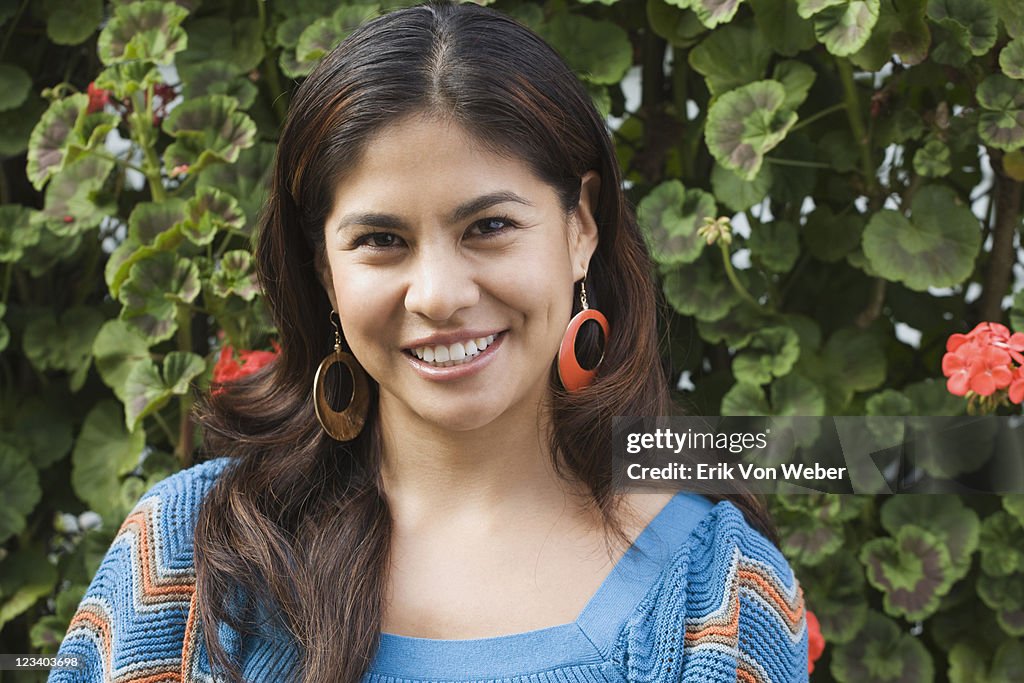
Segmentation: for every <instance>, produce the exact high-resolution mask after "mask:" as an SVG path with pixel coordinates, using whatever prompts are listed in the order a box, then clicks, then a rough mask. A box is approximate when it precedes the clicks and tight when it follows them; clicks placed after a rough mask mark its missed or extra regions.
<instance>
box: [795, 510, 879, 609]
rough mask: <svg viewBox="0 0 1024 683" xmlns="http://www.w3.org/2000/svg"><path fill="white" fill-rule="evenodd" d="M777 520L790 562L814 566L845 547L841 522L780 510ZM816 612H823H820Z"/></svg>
mask: <svg viewBox="0 0 1024 683" xmlns="http://www.w3.org/2000/svg"><path fill="white" fill-rule="evenodd" d="M778 520H779V530H780V532H781V533H782V538H783V539H784V540H783V541H782V548H781V550H782V552H783V554H784V555H785V556H786V558H787V559H789V560H790V561H791V562H796V563H798V564H800V565H801V566H807V567H813V566H815V565H819V564H821V563H822V562H824V561H825V560H827V559H828V558H830V557H832V556H833V555H835V554H836V552H837V551H839V550H840V549H842V547H843V540H844V537H843V527H842V525H837V524H829V523H827V522H824V521H822V520H820V519H817V518H816V517H812V516H810V515H807V514H793V513H790V514H781V515H779V517H778ZM861 583H863V578H862V579H861ZM815 615H816V616H820V615H818V614H817V612H815Z"/></svg>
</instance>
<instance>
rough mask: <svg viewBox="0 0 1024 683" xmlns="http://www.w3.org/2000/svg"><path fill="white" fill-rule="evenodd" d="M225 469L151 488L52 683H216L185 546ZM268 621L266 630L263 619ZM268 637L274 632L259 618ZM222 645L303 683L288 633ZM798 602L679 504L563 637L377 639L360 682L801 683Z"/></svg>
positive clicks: (774, 574)
mask: <svg viewBox="0 0 1024 683" xmlns="http://www.w3.org/2000/svg"><path fill="white" fill-rule="evenodd" d="M227 464H229V459H228V458H219V459H216V460H211V461H208V462H205V463H202V464H200V465H196V466H193V467H191V468H189V469H186V470H183V471H181V472H178V473H176V474H174V475H172V476H170V477H168V478H167V479H165V480H163V481H161V482H160V483H158V484H157V485H156V486H154V487H153V488H152V489H150V490H149V491H148V492H147V493H146V494H145V495H144V496H143V497H142V499H141V500H140V501H139V503H138V505H137V506H136V507H135V508H134V510H133V511H132V512H131V514H129V515H128V517H127V519H126V520H125V521H124V523H123V524H122V525H121V527H120V530H119V531H118V533H117V536H116V538H115V539H114V542H113V544H112V545H111V547H110V549H109V551H108V552H107V554H106V556H105V558H104V559H103V561H102V563H101V565H100V567H99V570H98V571H97V573H96V576H95V577H94V579H93V581H92V583H91V584H90V586H89V588H88V590H87V592H86V594H85V596H84V598H83V599H82V602H81V604H80V605H79V607H78V610H77V612H76V614H75V616H74V617H73V618H72V620H71V623H70V625H69V627H68V631H67V634H66V635H65V637H64V641H63V642H62V643H61V646H60V649H59V652H58V656H59V657H65V658H67V657H78V658H79V662H80V663H81V666H80V668H78V669H62V670H58V669H54V670H53V671H51V673H50V677H49V681H50V683H72V682H74V683H94V682H99V681H117V682H118V683H121V682H125V683H127V682H129V681H132V682H138V683H142V682H144V683H164V682H169V681H183V682H184V681H203V682H205V681H210V682H214V681H222V680H226V679H225V678H223V677H221V676H220V675H214V674H212V673H211V666H210V661H209V657H208V654H207V651H206V646H205V641H204V638H203V636H202V632H201V620H200V618H199V615H198V609H197V601H196V592H195V567H194V554H193V544H192V543H193V531H194V527H195V522H196V519H197V514H198V508H199V505H200V503H201V501H202V499H203V496H204V495H205V494H206V492H207V491H209V489H210V488H211V486H212V485H213V484H214V482H215V481H216V479H217V477H218V475H219V474H220V473H221V472H222V471H223V470H224V467H225V466H226V465H227ZM263 616H266V615H263ZM264 623H265V624H274V623H278V624H279V622H275V620H274V619H265V620H264ZM218 634H219V636H220V638H221V642H222V643H223V644H224V646H225V648H226V650H227V652H228V653H229V655H230V656H231V657H232V659H233V661H235V662H236V663H238V664H239V666H240V668H241V671H242V673H243V677H244V679H245V681H254V682H260V683H263V682H278V681H299V680H301V674H300V666H299V661H300V653H299V651H298V650H297V646H296V645H295V644H294V643H293V641H292V640H291V639H290V638H289V637H287V636H286V635H285V629H283V628H281V627H280V625H278V626H276V627H275V626H265V627H264V629H263V630H262V631H261V632H259V633H258V634H256V635H246V636H245V637H240V636H239V634H238V633H237V632H235V631H233V630H232V629H230V628H229V627H228V626H227V625H225V624H220V625H219V627H218ZM807 679H808V674H807V623H806V619H805V613H804V600H803V591H802V589H801V587H800V585H799V583H798V581H797V580H796V577H795V576H794V575H793V572H792V570H791V568H790V567H789V565H788V564H787V562H786V560H785V559H784V558H783V557H782V555H781V553H780V552H779V551H778V549H777V548H776V547H775V546H774V545H773V544H772V543H770V542H769V541H768V540H767V539H765V538H764V537H763V536H762V535H761V534H760V533H758V532H757V531H755V530H754V529H753V528H751V527H750V526H749V525H748V524H747V522H746V521H745V519H744V517H743V515H742V513H741V512H740V511H739V510H738V509H737V508H736V507H735V506H734V505H733V504H732V503H730V502H728V501H720V502H718V503H717V504H714V505H712V503H710V502H709V501H708V500H707V499H705V498H704V497H702V496H699V495H696V494H691V493H679V494H676V495H675V496H674V497H673V498H672V500H671V501H670V502H669V503H668V504H667V505H666V507H665V508H664V509H663V510H662V511H661V512H660V513H659V514H658V515H657V516H656V517H655V518H654V520H652V521H651V523H650V524H649V525H648V526H647V528H646V529H644V531H643V532H642V533H641V535H640V536H639V537H638V538H637V539H636V541H635V542H634V544H633V546H632V547H630V548H629V550H628V551H627V552H626V554H625V555H624V556H623V557H622V559H620V560H619V562H618V563H617V564H616V565H615V567H614V568H613V569H612V572H611V573H610V574H609V576H608V578H607V579H606V580H605V581H604V583H603V584H602V585H601V587H600V588H599V589H598V591H597V593H596V594H595V595H594V597H592V598H591V600H590V602H589V603H588V604H587V606H586V607H585V608H584V610H583V612H582V613H581V614H580V617H579V618H578V619H577V620H576V621H575V622H573V623H571V624H564V625H561V626H554V627H550V628H545V629H539V630H536V631H529V632H526V633H518V634H513V635H509V636H499V637H496V638H482V639H472V640H433V639H425V638H412V637H406V636H398V635H393V634H386V633H385V634H381V639H380V645H379V648H378V651H377V655H376V658H375V659H374V660H373V662H372V663H371V666H370V669H369V671H368V673H367V674H366V676H365V677H364V679H363V680H364V683H404V682H411V681H488V682H489V683H560V682H564V683H582V682H585V681H586V682H598V681H643V682H651V683H669V682H670V681H671V682H679V681H692V682H693V683H698V682H700V683H719V682H723V681H740V682H742V683H769V682H771V683H789V682H791V681H806V680H807Z"/></svg>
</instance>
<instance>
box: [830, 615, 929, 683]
mask: <svg viewBox="0 0 1024 683" xmlns="http://www.w3.org/2000/svg"><path fill="white" fill-rule="evenodd" d="M831 669H832V672H833V675H834V676H835V677H836V679H837V680H840V681H848V682H850V683H852V682H853V681H858V683H929V682H930V681H933V680H935V666H934V664H932V657H931V655H930V654H929V653H928V649H927V648H925V646H924V645H923V644H922V643H921V639H920V638H915V637H914V636H912V635H910V634H909V633H907V632H906V630H905V629H901V628H900V627H899V626H897V625H896V623H894V622H893V620H892V619H889V618H888V617H885V616H883V615H882V614H879V613H878V612H876V611H874V610H869V611H868V615H867V618H866V619H865V621H864V627H863V628H862V629H861V630H860V631H859V632H858V633H857V635H856V636H855V637H854V639H853V640H852V641H850V642H849V643H845V644H843V645H839V646H838V647H836V648H835V649H834V650H833V652H832V666H831Z"/></svg>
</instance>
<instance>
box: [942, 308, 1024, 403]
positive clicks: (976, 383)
mask: <svg viewBox="0 0 1024 683" xmlns="http://www.w3.org/2000/svg"><path fill="white" fill-rule="evenodd" d="M1021 351H1024V334H1021V333H1019V332H1018V333H1016V334H1013V335H1011V334H1010V330H1009V329H1007V328H1006V326H1004V325H1000V324H999V323H987V322H986V323H981V324H979V325H978V326H977V327H975V328H974V329H973V330H971V331H970V332H969V333H967V334H953V335H950V337H949V339H948V340H947V341H946V355H944V356H943V357H942V374H943V375H945V376H946V377H948V378H949V379H948V380H947V381H946V388H947V389H948V390H949V393H951V394H953V395H954V396H964V395H965V394H966V393H967V392H968V391H973V392H974V393H975V394H978V395H979V396H991V395H992V394H993V393H995V392H996V391H997V390H999V389H1005V388H1006V387H1008V386H1009V385H1010V381H1011V380H1012V378H1013V373H1012V370H1013V369H1014V368H1013V366H1012V365H1011V359H1012V360H1016V361H1017V362H1019V363H1024V355H1021Z"/></svg>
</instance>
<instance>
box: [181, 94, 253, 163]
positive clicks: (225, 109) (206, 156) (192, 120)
mask: <svg viewBox="0 0 1024 683" xmlns="http://www.w3.org/2000/svg"><path fill="white" fill-rule="evenodd" d="M237 109H238V101H237V100H234V99H232V98H230V97H227V96H224V95H207V96H205V97H200V98H197V99H194V100H191V101H186V102H183V103H182V104H181V105H179V106H178V107H175V109H174V110H173V111H172V112H171V113H170V114H169V115H168V116H167V118H166V119H164V124H163V128H164V131H165V132H166V133H167V134H168V135H170V136H171V137H173V138H176V140H175V142H173V143H171V145H170V146H169V147H168V148H167V150H166V151H165V152H164V166H165V167H166V169H167V172H168V173H170V172H171V171H172V170H173V169H175V168H176V167H178V166H182V165H187V166H188V167H189V172H190V173H198V172H199V171H201V170H202V169H203V168H205V167H206V166H208V165H210V164H213V163H216V162H226V163H234V162H235V161H236V160H237V159H238V155H239V153H240V152H241V151H242V150H243V149H246V148H247V147H251V146H252V145H253V143H254V142H255V140H256V124H255V123H254V122H253V120H252V119H250V118H249V117H248V116H247V115H246V114H245V113H244V112H240V111H236V110H237Z"/></svg>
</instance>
